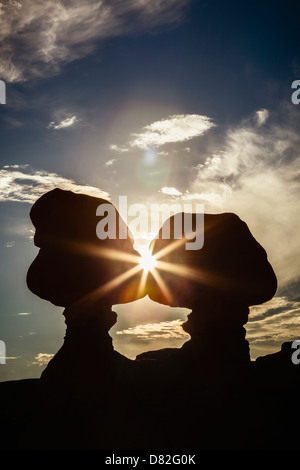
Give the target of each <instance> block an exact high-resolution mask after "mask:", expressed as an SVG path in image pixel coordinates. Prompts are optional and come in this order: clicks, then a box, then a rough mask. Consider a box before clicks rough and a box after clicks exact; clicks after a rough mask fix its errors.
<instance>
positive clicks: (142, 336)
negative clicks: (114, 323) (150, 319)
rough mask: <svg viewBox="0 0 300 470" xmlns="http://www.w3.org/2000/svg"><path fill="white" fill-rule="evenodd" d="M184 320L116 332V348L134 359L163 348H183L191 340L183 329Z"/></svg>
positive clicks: (138, 326)
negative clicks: (144, 353) (139, 355)
mask: <svg viewBox="0 0 300 470" xmlns="http://www.w3.org/2000/svg"><path fill="white" fill-rule="evenodd" d="M182 323H183V320H182V319H177V320H169V321H160V322H156V323H144V324H138V325H136V326H133V327H129V328H127V329H123V330H121V331H116V333H115V335H114V338H113V344H114V348H115V349H116V350H117V351H119V352H121V353H122V354H125V355H126V356H127V357H129V358H131V359H134V358H135V357H136V356H137V355H138V354H141V353H143V352H146V351H151V350H152V351H153V350H156V349H163V348H181V346H182V345H183V344H184V343H185V342H186V341H188V340H189V339H190V335H188V334H187V333H186V332H185V331H184V330H183V329H182V327H181V325H182Z"/></svg>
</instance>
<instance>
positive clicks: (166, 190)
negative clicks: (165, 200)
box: [160, 186, 182, 196]
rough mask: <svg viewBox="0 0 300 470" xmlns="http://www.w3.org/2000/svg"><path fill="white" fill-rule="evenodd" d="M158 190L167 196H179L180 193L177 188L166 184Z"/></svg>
mask: <svg viewBox="0 0 300 470" xmlns="http://www.w3.org/2000/svg"><path fill="white" fill-rule="evenodd" d="M160 192H162V193H163V194H167V195H168V196H181V195H182V193H181V192H180V191H178V189H176V188H173V187H168V186H164V187H163V188H161V190H160Z"/></svg>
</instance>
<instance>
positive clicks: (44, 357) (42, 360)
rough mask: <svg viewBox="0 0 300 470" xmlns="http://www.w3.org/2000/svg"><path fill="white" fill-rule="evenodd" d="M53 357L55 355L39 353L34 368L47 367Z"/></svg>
mask: <svg viewBox="0 0 300 470" xmlns="http://www.w3.org/2000/svg"><path fill="white" fill-rule="evenodd" d="M53 357H54V354H49V353H39V354H38V355H37V356H35V358H34V359H35V361H33V362H32V363H31V364H32V365H34V366H39V367H45V366H46V365H47V364H48V362H49V361H50V360H51V359H52V358H53Z"/></svg>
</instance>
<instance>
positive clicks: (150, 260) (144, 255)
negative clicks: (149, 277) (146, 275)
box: [139, 248, 156, 272]
mask: <svg viewBox="0 0 300 470" xmlns="http://www.w3.org/2000/svg"><path fill="white" fill-rule="evenodd" d="M139 263H140V267H141V268H142V269H143V270H144V271H145V272H149V271H152V270H153V269H154V268H155V266H156V259H155V257H154V256H152V254H151V252H150V251H149V249H148V248H147V249H145V250H143V251H141V258H140V260H139Z"/></svg>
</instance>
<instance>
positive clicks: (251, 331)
mask: <svg viewBox="0 0 300 470" xmlns="http://www.w3.org/2000/svg"><path fill="white" fill-rule="evenodd" d="M299 316H300V302H296V301H290V300H289V299H287V298H286V297H274V298H273V299H272V300H271V301H269V302H266V303H265V304H263V305H260V306H255V307H252V308H251V309H250V320H249V322H248V323H247V325H246V330H247V340H248V341H249V344H250V348H251V355H252V358H256V357H257V356H258V355H264V354H267V353H272V352H276V351H278V350H279V349H280V346H281V344H282V343H283V342H285V341H293V340H295V339H299V338H300V322H299Z"/></svg>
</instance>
